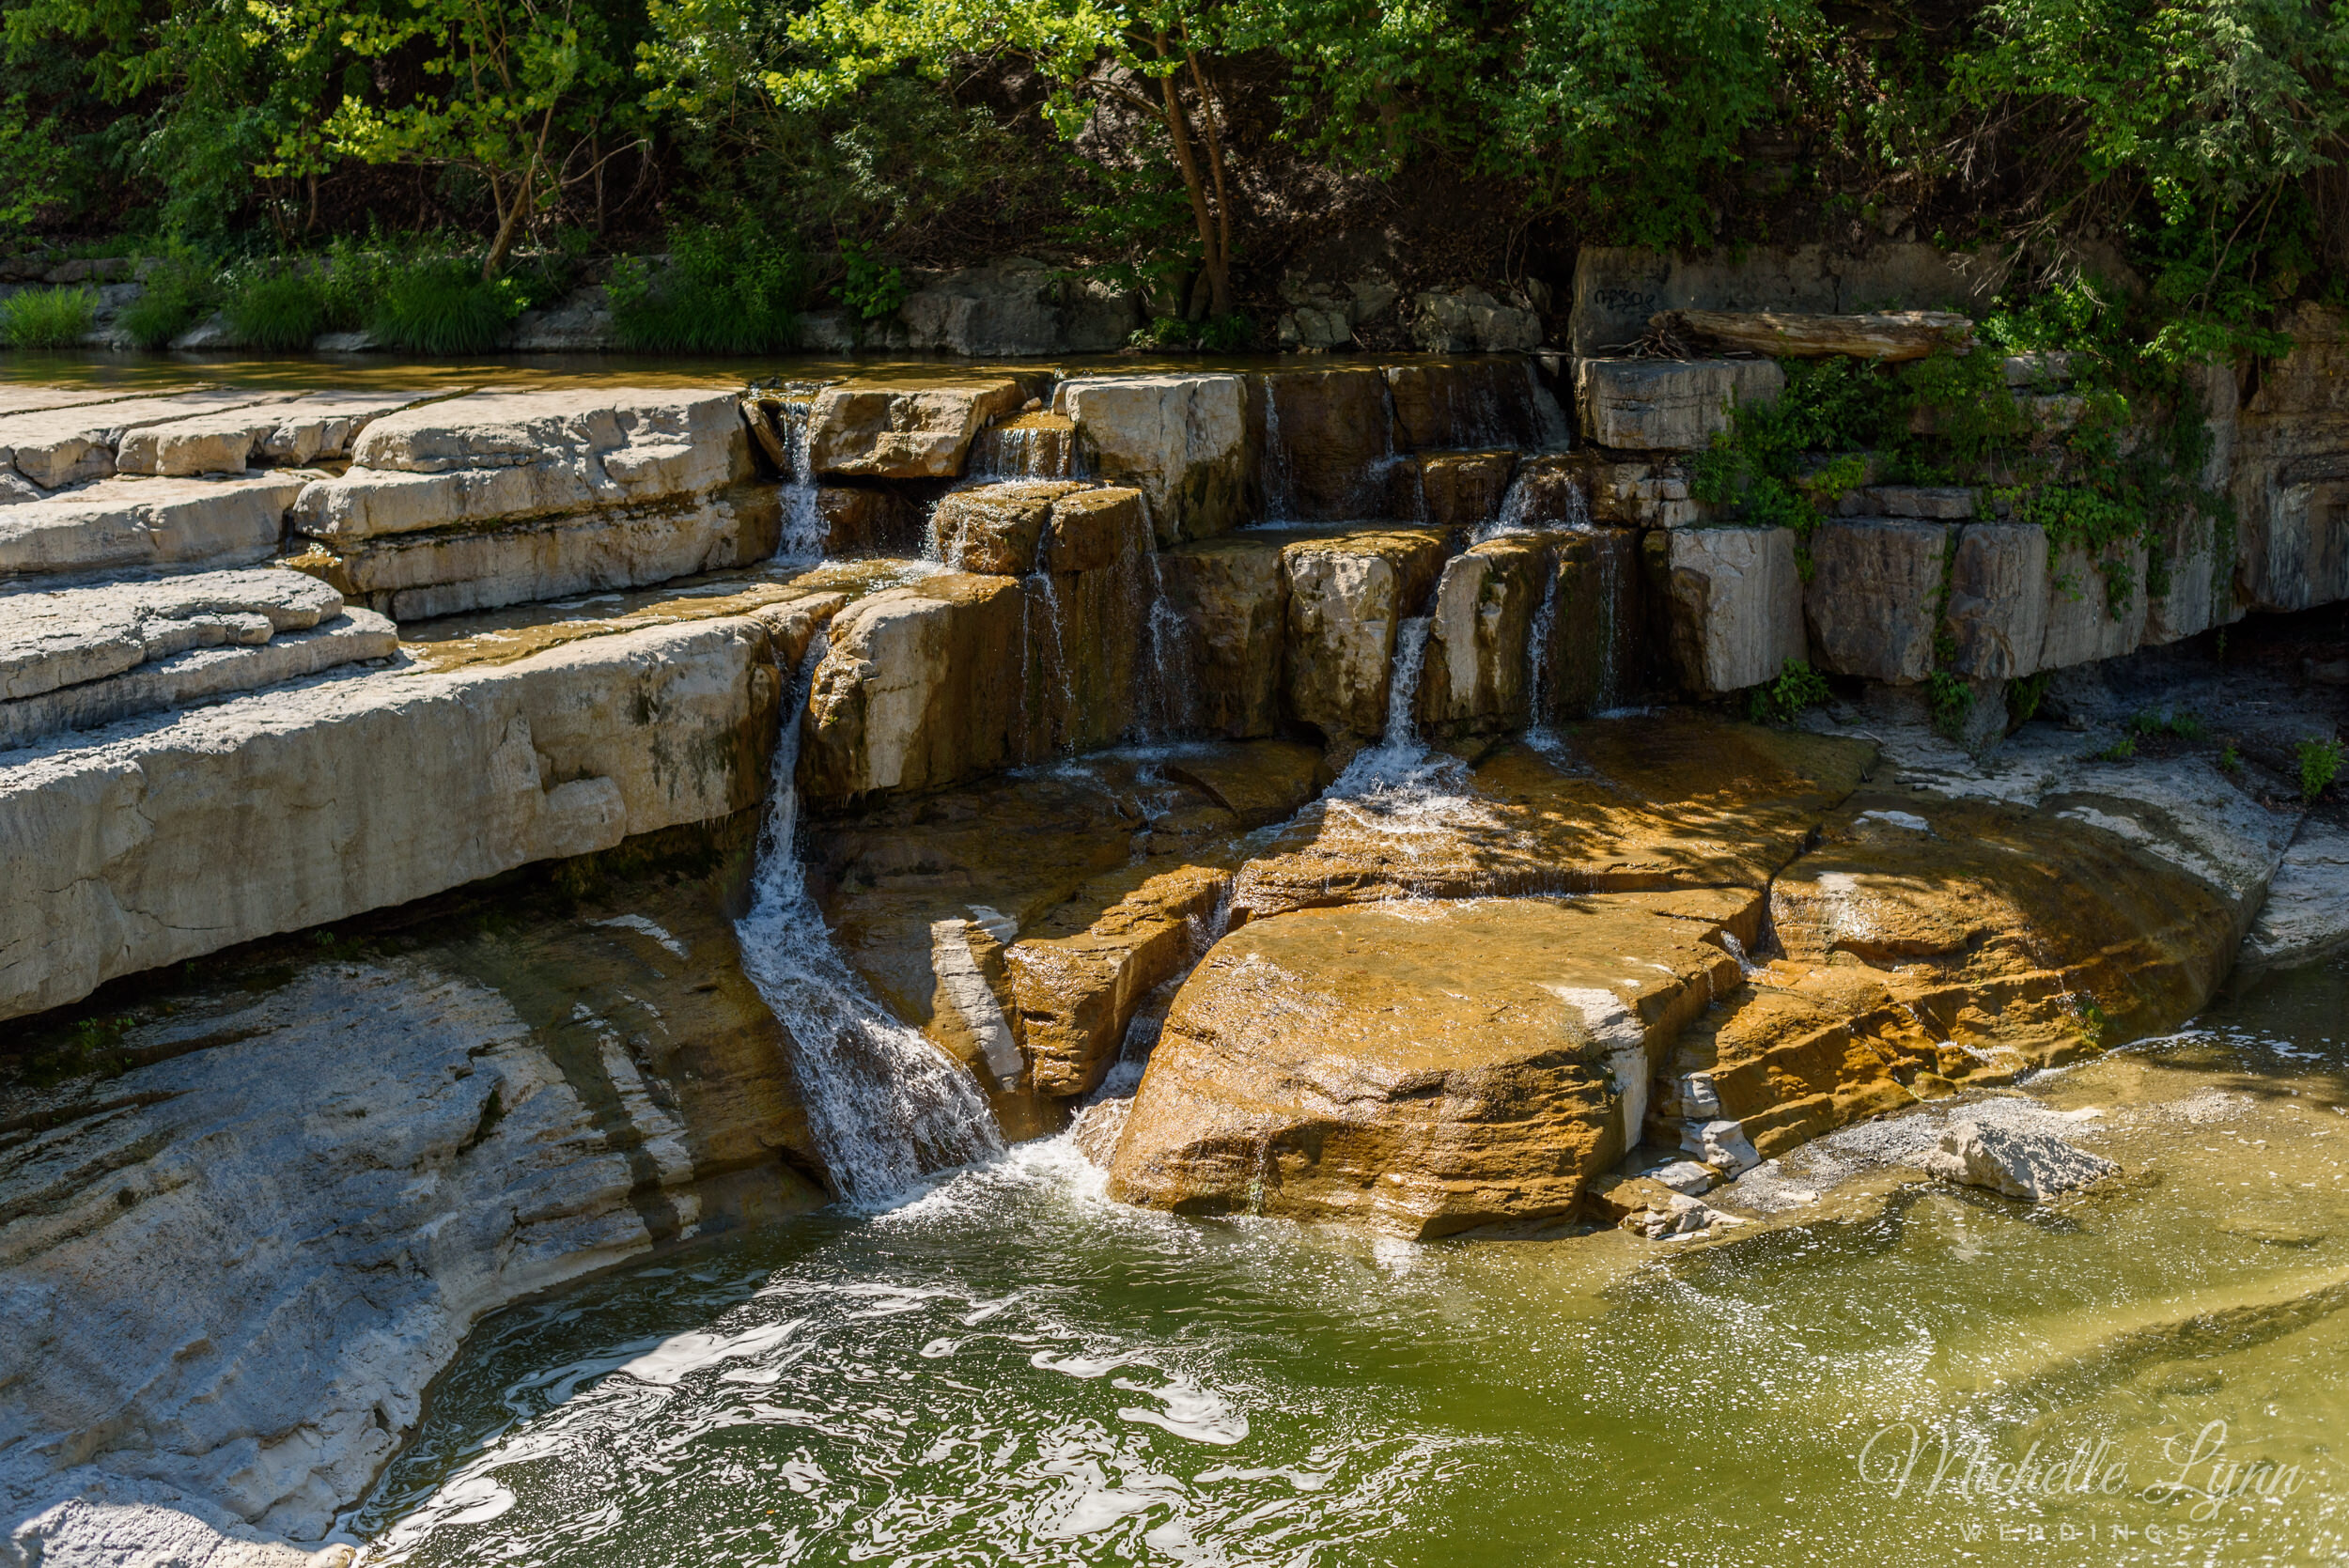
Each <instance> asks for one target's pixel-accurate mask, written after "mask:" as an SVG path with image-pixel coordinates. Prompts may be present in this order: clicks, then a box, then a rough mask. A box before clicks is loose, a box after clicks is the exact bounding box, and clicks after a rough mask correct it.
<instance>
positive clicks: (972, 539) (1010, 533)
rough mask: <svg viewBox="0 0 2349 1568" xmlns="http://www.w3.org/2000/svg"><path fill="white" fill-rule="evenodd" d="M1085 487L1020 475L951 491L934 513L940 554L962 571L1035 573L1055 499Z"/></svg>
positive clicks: (1010, 574) (932, 519)
mask: <svg viewBox="0 0 2349 1568" xmlns="http://www.w3.org/2000/svg"><path fill="white" fill-rule="evenodd" d="M1081 488H1082V487H1081V486H1079V485H1077V484H1075V483H1073V482H1071V481H1069V480H1066V479H1057V480H1029V479H1015V480H1009V481H1006V482H1004V483H1003V484H996V485H977V486H973V487H972V489H962V490H954V491H951V492H950V493H948V494H946V495H944V496H941V497H940V499H939V503H938V505H937V506H936V508H935V509H933V510H932V511H931V513H930V525H931V527H932V528H933V529H935V530H936V531H937V534H938V558H939V559H940V560H941V561H943V562H945V563H946V564H947V565H948V566H950V567H954V568H955V569H956V570H957V571H968V572H979V573H982V574H986V575H990V576H997V577H1018V576H1019V575H1021V574H1022V573H1025V572H1032V571H1034V570H1035V569H1036V566H1037V559H1036V555H1037V551H1036V546H1037V543H1038V541H1039V540H1041V539H1042V538H1043V536H1044V525H1045V522H1046V521H1047V520H1048V519H1049V518H1050V516H1051V511H1052V503H1053V502H1055V501H1058V500H1059V499H1060V498H1061V497H1062V496H1064V495H1067V494H1069V493H1071V492H1072V491H1075V490H1077V489H1081Z"/></svg>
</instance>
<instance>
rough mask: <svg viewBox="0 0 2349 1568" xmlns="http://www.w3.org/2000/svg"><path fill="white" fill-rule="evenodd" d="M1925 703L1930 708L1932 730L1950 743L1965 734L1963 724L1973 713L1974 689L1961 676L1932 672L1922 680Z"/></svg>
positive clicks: (1946, 672)
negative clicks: (1931, 708) (1946, 738)
mask: <svg viewBox="0 0 2349 1568" xmlns="http://www.w3.org/2000/svg"><path fill="white" fill-rule="evenodd" d="M1925 700H1926V701H1927V702H1928V703H1929V704H1931V705H1932V707H1933V727H1934V728H1935V729H1937V730H1938V731H1940V732H1941V733H1942V734H1943V735H1944V736H1946V737H1949V738H1951V739H1952V740H1954V739H1956V738H1957V737H1959V736H1961V735H1963V734H1965V733H1966V721H1967V720H1968V719H1969V718H1971V717H1972V716H1973V711H1974V689H1973V688H1972V687H1970V686H1968V685H1967V684H1966V678H1965V677H1964V676H1963V675H1958V674H1956V673H1955V672H1954V671H1950V670H1936V671H1934V672H1933V673H1932V674H1931V675H1927V676H1926V677H1925Z"/></svg>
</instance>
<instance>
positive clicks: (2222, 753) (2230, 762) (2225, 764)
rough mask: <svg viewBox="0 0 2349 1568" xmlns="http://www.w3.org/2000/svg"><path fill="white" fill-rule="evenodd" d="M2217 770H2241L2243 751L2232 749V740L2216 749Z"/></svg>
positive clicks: (2237, 771)
mask: <svg viewBox="0 0 2349 1568" xmlns="http://www.w3.org/2000/svg"><path fill="white" fill-rule="evenodd" d="M2218 770H2219V771H2220V772H2221V773H2240V772H2242V771H2243V753H2241V752H2238V751H2236V750H2235V749H2234V742H2233V741H2232V740H2230V741H2228V742H2227V743H2226V745H2224V746H2222V747H2220V748H2219V750H2218Z"/></svg>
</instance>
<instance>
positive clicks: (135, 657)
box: [0, 569, 343, 702]
mask: <svg viewBox="0 0 2349 1568" xmlns="http://www.w3.org/2000/svg"><path fill="white" fill-rule="evenodd" d="M342 611H343V599H342V596H341V595H340V594H338V593H336V592H335V591H334V589H332V588H330V587H328V586H327V585H326V584H325V583H323V582H319V581H318V579H316V578H314V577H307V576H304V575H303V574H302V573H300V572H290V571H284V570H270V569H262V570H257V571H223V572H199V573H194V574H192V575H189V576H185V577H168V578H155V579H150V580H148V581H145V582H113V583H104V584H100V585H96V586H91V587H82V588H60V589H54V590H50V591H46V592H42V591H38V590H37V591H33V592H27V593H20V594H11V595H8V596H6V597H0V700H7V701H11V702H15V701H22V700H23V699H24V698H27V697H37V696H39V695H40V694H42V693H43V692H47V691H55V690H57V689H58V688H60V687H66V686H77V685H80V684H82V683H83V682H86V681H93V680H102V679H104V678H106V677H108V676H110V675H120V674H122V673H123V672H124V671H126V670H129V669H132V668H133V667H134V666H136V665H139V664H143V663H146V662H148V661H149V660H157V659H166V658H169V657H170V656H171V655H173V654H177V653H184V652H186V651H187V650H188V649H190V648H202V647H219V646H222V645H224V644H238V645H248V646H249V645H254V644H261V643H266V642H268V641H269V640H270V638H271V637H272V636H274V635H275V634H276V633H278V632H281V631H301V630H306V629H309V628H311V627H314V626H317V625H318V624H319V622H320V621H326V620H332V619H333V618H334V617H335V616H337V615H339V614H341V613H342Z"/></svg>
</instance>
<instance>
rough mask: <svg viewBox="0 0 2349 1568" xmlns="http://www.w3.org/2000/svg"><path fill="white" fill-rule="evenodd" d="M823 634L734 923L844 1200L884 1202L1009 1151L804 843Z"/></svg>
mask: <svg viewBox="0 0 2349 1568" xmlns="http://www.w3.org/2000/svg"><path fill="white" fill-rule="evenodd" d="M823 655H824V641H823V639H822V638H821V637H820V636H819V637H818V638H817V640H816V642H815V644H814V645H812V646H811V647H809V649H808V650H807V656H806V658H805V659H803V660H801V666H800V676H799V679H798V681H797V682H796V683H795V687H794V691H793V696H794V698H795V701H794V702H793V703H792V705H791V706H790V707H788V708H786V710H785V711H786V715H787V717H786V722H785V724H784V728H783V737H782V738H781V739H780V740H779V741H777V742H776V745H775V761H774V768H773V773H772V779H771V782H770V784H769V786H768V801H767V820H766V824H765V826H764V827H763V828H762V829H761V830H760V832H759V839H758V864H757V869H756V871H755V872H754V874H753V878H752V884H751V887H752V900H751V908H750V912H749V913H748V914H746V915H744V916H743V917H742V918H741V919H740V920H739V921H737V922H736V923H735V927H734V929H735V934H736V935H737V936H738V937H739V939H740V940H741V944H742V968H743V970H744V972H745V973H747V974H748V975H749V976H750V977H751V983H752V984H753V985H754V986H757V987H758V994H759V995H760V996H762V997H764V998H765V999H766V1001H767V1005H768V1006H769V1007H770V1008H771V1009H772V1010H773V1012H774V1015H775V1017H776V1018H777V1019H779V1020H780V1021H781V1022H782V1024H783V1027H784V1029H785V1030H786V1032H788V1033H789V1034H790V1036H791V1042H792V1045H793V1047H794V1051H793V1057H792V1065H793V1070H794V1075H795V1077H796V1078H797V1079H798V1081H799V1087H800V1095H801V1099H802V1100H804V1101H805V1102H806V1105H807V1114H808V1121H809V1123H810V1125H811V1126H812V1127H813V1128H814V1130H815V1134H816V1142H817V1148H818V1149H819V1150H820V1151H821V1153H822V1154H823V1157H824V1163H825V1164H826V1166H828V1167H829V1168H830V1170H831V1172H832V1180H833V1181H834V1182H835V1183H836V1184H837V1185H838V1186H839V1188H840V1193H841V1196H842V1197H844V1198H846V1199H848V1201H849V1202H850V1203H860V1204H874V1203H882V1202H884V1201H886V1200H887V1199H889V1198H891V1197H894V1196H895V1195H896V1194H898V1193H902V1192H904V1191H906V1190H907V1189H908V1188H911V1187H912V1186H913V1185H914V1184H915V1183H916V1182H918V1181H919V1180H920V1179H921V1178H922V1177H923V1176H924V1175H925V1174H926V1173H927V1172H932V1171H941V1170H945V1169H947V1168H949V1167H952V1166H957V1165H967V1164H969V1163H970V1162H971V1161H972V1160H974V1159H978V1158H980V1157H984V1156H988V1155H992V1154H996V1153H999V1152H1001V1151H1002V1149H1003V1134H1002V1133H1001V1132H1000V1131H999V1130H998V1129H997V1127H996V1126H995V1118H994V1115H993V1113H992V1112H990V1111H989V1110H988V1105H987V1100H986V1097H985V1096H984V1095H982V1094H980V1092H979V1087H978V1085H977V1084H976V1083H975V1082H974V1081H972V1078H971V1076H970V1075H969V1074H968V1073H966V1072H964V1071H963V1070H962V1069H961V1068H960V1067H958V1066H957V1065H956V1064H955V1063H952V1062H951V1061H949V1060H948V1059H947V1058H946V1057H945V1056H944V1055H943V1054H942V1053H941V1052H940V1051H939V1049H938V1048H936V1047H935V1046H932V1045H931V1044H930V1043H929V1041H928V1040H926V1039H925V1038H924V1037H923V1036H922V1034H921V1033H920V1032H918V1031H915V1030H913V1029H910V1028H908V1027H907V1026H906V1025H904V1024H902V1023H900V1022H898V1021H897V1020H896V1019H895V1018H894V1017H891V1016H890V1015H889V1013H888V1011H887V1009H885V1008H884V1007H882V1006H881V1004H880V1002H879V1001H878V1000H876V999H875V998H874V996H873V994H872V992H871V991H870V990H869V989H868V988H867V987H866V986H865V985H864V983H863V980H861V979H860V978H859V977H858V976H857V974H856V971H855V970H851V969H850V968H849V967H848V960H847V959H845V958H844V957H842V956H841V955H840V950H839V949H838V948H837V947H836V946H834V945H833V943H832V931H831V929H830V928H829V927H827V926H826V925H825V924H824V915H823V911H822V910H821V909H819V908H817V906H816V900H815V898H814V897H813V896H811V895H810V894H809V893H808V890H807V872H806V868H805V867H804V866H803V865H801V862H800V856H799V849H798V846H797V843H796V839H797V836H798V831H799V815H800V811H799V804H800V801H799V791H798V788H797V786H796V784H795V780H794V775H795V774H796V772H797V770H798V767H799V755H800V739H799V737H800V727H799V724H798V722H797V718H798V715H799V713H800V712H801V709H803V708H804V707H805V706H806V704H807V688H808V681H809V679H810V678H811V676H812V675H813V674H814V672H815V669H816V666H817V662H818V661H819V660H822V658H823Z"/></svg>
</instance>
